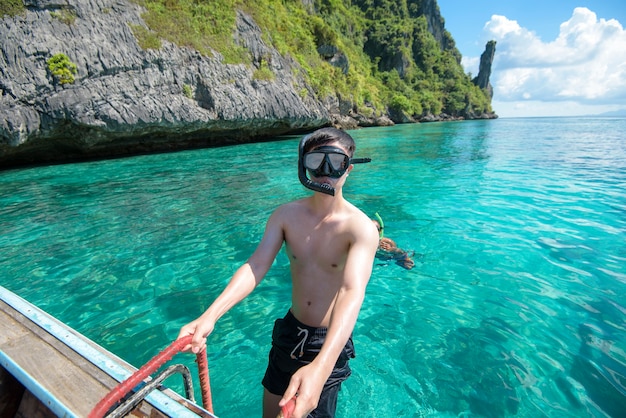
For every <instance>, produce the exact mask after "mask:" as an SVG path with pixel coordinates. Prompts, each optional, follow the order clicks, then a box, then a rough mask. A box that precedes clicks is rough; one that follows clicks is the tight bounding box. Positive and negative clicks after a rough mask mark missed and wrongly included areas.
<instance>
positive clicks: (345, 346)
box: [179, 128, 378, 418]
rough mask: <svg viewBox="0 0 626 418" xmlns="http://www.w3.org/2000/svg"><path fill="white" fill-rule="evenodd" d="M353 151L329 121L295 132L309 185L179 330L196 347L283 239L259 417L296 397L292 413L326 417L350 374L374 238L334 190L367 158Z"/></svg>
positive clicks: (255, 280) (271, 416) (269, 417)
mask: <svg viewBox="0 0 626 418" xmlns="http://www.w3.org/2000/svg"><path fill="white" fill-rule="evenodd" d="M354 150H355V145H354V140H353V139H352V137H351V136H350V135H348V134H347V133H345V132H343V131H340V130H337V129H334V128H323V129H320V130H317V131H315V132H314V133H312V134H311V135H308V136H306V137H304V138H303V139H302V141H301V142H300V150H299V162H298V165H299V177H300V181H301V182H302V183H303V185H305V186H306V187H307V188H309V189H312V190H314V191H315V193H314V194H313V195H312V196H310V197H307V198H304V199H301V200H297V201H294V202H291V203H287V204H284V205H282V206H280V207H278V208H277V209H276V210H275V211H274V213H273V214H272V215H271V216H270V218H269V220H268V221H267V224H266V227H265V233H264V235H263V238H262V240H261V242H260V243H259V245H258V247H257V248H256V250H255V251H254V253H253V254H252V256H251V257H250V258H249V259H248V261H247V262H246V263H244V264H243V265H242V266H241V267H239V269H238V270H237V271H236V272H235V274H234V275H233V277H232V278H231V280H230V282H229V284H228V285H227V286H226V288H225V289H224V291H223V292H222V293H221V294H220V295H219V296H218V297H217V299H215V301H214V302H213V303H212V304H211V306H210V307H209V308H208V309H207V310H206V311H205V312H204V313H203V314H202V315H201V316H200V317H199V318H197V319H196V320H194V321H192V322H190V323H189V324H187V325H185V326H183V327H182V328H181V331H180V334H179V338H180V337H184V336H187V335H193V338H192V343H191V345H190V346H187V347H185V349H186V350H191V351H192V352H194V353H197V352H199V351H200V350H201V349H202V348H203V347H204V346H205V345H206V338H207V336H208V335H209V334H210V333H211V332H212V331H213V328H214V326H215V323H216V322H217V320H218V319H219V318H220V317H222V315H224V314H225V313H226V312H227V311H228V310H229V309H230V308H232V307H233V306H234V305H235V304H237V303H238V302H240V301H241V300H242V299H244V298H245V297H246V296H248V295H249V294H250V293H251V292H252V291H253V290H254V288H255V287H256V286H257V285H258V284H259V283H260V282H261V280H262V279H263V277H264V276H265V274H266V273H267V271H268V270H269V269H270V267H271V265H272V263H273V261H274V259H275V257H276V255H277V254H278V252H279V251H280V249H281V247H282V245H283V242H284V243H285V248H286V252H287V255H288V257H289V261H290V268H291V278H292V290H291V308H290V309H289V311H288V312H287V315H286V316H285V317H284V318H281V319H278V320H276V323H275V325H274V331H273V333H272V349H271V351H270V354H269V365H268V368H267V371H266V374H265V377H264V378H263V386H264V387H265V390H264V395H263V417H265V418H275V417H276V416H277V414H278V413H279V412H280V407H282V406H284V405H286V404H287V402H289V401H290V400H291V398H293V397H294V396H297V398H296V402H295V409H294V411H293V415H292V416H293V417H297V418H303V417H306V416H310V417H332V416H334V414H335V407H336V404H337V395H338V392H339V389H340V386H341V383H342V382H343V381H344V380H345V379H347V378H348V376H349V375H350V367H349V365H348V360H349V359H350V358H352V357H354V348H353V345H352V338H351V336H352V330H353V328H354V325H355V323H356V320H357V317H358V314H359V311H360V309H361V304H362V303H363V298H364V296H365V288H366V286H367V283H368V281H369V279H370V275H371V272H372V266H373V263H374V256H375V254H376V248H377V247H378V232H377V231H376V228H375V227H374V225H373V224H372V222H371V221H370V220H369V218H368V217H367V216H366V215H365V214H364V213H363V212H361V211H360V210H359V209H357V208H356V207H355V206H353V205H352V204H351V203H349V202H348V201H347V200H345V199H344V197H343V195H342V187H343V185H344V183H345V181H346V178H347V177H348V174H349V173H350V171H352V169H353V168H354V166H353V164H354V163H358V162H367V161H369V159H353V158H352V156H353V154H354ZM307 173H308V175H310V176H311V178H309V177H308V176H307ZM308 414H311V415H308Z"/></svg>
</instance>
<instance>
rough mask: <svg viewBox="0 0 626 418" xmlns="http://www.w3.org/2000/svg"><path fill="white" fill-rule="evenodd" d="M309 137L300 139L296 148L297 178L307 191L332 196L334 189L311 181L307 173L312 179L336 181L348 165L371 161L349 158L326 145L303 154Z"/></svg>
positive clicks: (340, 151)
mask: <svg viewBox="0 0 626 418" xmlns="http://www.w3.org/2000/svg"><path fill="white" fill-rule="evenodd" d="M309 136H310V135H307V136H305V137H304V138H302V140H301V141H300V147H299V148H298V178H299V179H300V183H302V185H303V186H304V187H306V188H307V189H311V190H313V191H316V192H320V193H325V194H328V195H331V196H334V195H335V188H334V187H332V186H330V185H328V184H325V183H317V182H314V181H312V180H311V179H309V177H308V176H307V171H309V173H311V175H312V176H313V177H318V178H319V177H330V178H333V179H338V178H339V177H341V176H343V175H344V174H345V173H346V171H347V170H348V167H350V164H360V163H369V162H370V161H372V160H371V158H350V157H349V156H348V155H346V153H345V151H343V150H342V149H341V148H337V147H333V146H327V145H324V146H320V147H317V148H316V149H314V150H312V151H309V152H307V153H305V152H304V148H305V144H306V142H307V140H308V139H309Z"/></svg>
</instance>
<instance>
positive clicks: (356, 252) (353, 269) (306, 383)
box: [279, 222, 378, 417]
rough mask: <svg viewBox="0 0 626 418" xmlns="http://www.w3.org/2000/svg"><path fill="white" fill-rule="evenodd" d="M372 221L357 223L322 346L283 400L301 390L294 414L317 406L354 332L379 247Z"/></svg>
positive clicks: (305, 411) (298, 414)
mask: <svg viewBox="0 0 626 418" xmlns="http://www.w3.org/2000/svg"><path fill="white" fill-rule="evenodd" d="M368 224H370V225H371V226H370V227H364V226H362V225H361V226H359V227H357V230H358V235H357V236H356V239H355V242H354V244H352V246H351V248H350V250H349V252H348V257H347V260H346V268H345V271H344V279H343V284H342V286H341V288H340V289H339V292H338V293H337V298H336V300H335V305H334V307H333V310H332V313H331V317H330V323H329V326H328V331H327V334H326V339H325V341H324V344H323V345H322V349H321V350H320V352H319V354H318V355H317V357H316V358H315V360H313V362H311V364H309V365H307V366H304V367H302V368H300V369H299V370H298V371H297V372H296V373H295V374H294V375H293V376H292V378H291V381H290V382H289V387H288V388H287V390H286V391H285V394H284V395H283V398H282V399H281V401H280V403H279V405H280V406H283V405H285V404H286V403H287V402H288V401H289V400H290V399H291V398H292V397H293V396H295V395H296V393H297V394H298V398H297V401H296V409H295V410H294V415H293V416H294V417H304V416H306V415H307V414H308V413H309V412H311V411H312V410H313V409H315V408H316V407H317V403H318V401H319V397H320V394H321V392H322V389H323V387H324V383H326V381H327V380H328V377H329V376H330V374H331V373H332V371H333V368H334V367H335V364H336V362H337V359H338V358H339V355H340V354H341V352H342V350H343V348H344V347H345V345H346V343H347V341H348V339H349V338H350V335H352V331H353V329H354V325H355V324H356V320H357V318H358V315H359V311H360V310H361V305H362V304H363V299H364V298H365V289H366V287H367V283H368V282H369V279H370V276H371V273H372V266H373V263H374V257H375V255H376V249H377V248H378V231H377V230H376V228H375V227H374V225H373V224H371V222H369V223H368Z"/></svg>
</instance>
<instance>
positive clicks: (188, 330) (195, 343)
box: [177, 317, 215, 354]
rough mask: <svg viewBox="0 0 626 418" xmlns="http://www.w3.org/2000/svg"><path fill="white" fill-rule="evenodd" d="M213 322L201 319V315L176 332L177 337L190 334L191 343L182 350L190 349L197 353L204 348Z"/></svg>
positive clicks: (213, 324)
mask: <svg viewBox="0 0 626 418" xmlns="http://www.w3.org/2000/svg"><path fill="white" fill-rule="evenodd" d="M214 327H215V323H214V322H212V321H203V320H202V317H200V318H198V319H196V320H195V321H192V322H190V323H188V324H187V325H185V326H183V327H182V328H181V329H180V332H179V333H178V338H177V339H179V338H182V337H186V336H188V335H192V336H193V338H192V339H191V344H190V345H187V346H185V347H184V348H183V351H191V352H192V353H194V354H198V353H199V352H200V351H202V350H203V349H205V348H206V338H207V337H208V336H209V334H210V333H211V332H213V328H214Z"/></svg>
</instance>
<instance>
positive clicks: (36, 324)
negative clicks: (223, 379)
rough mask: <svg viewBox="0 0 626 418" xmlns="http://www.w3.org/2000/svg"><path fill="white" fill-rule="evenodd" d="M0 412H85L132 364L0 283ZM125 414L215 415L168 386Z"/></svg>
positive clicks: (0, 416)
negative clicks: (168, 388) (167, 388)
mask: <svg viewBox="0 0 626 418" xmlns="http://www.w3.org/2000/svg"><path fill="white" fill-rule="evenodd" d="M0 366H1V368H0V418H4V417H37V418H38V417H55V416H62V417H73V416H76V417H86V416H87V415H88V414H89V412H90V411H91V410H92V408H93V407H94V406H95V405H96V404H97V403H98V401H100V400H101V399H102V398H103V397H104V396H106V395H107V394H108V393H109V392H110V391H111V389H112V388H114V387H115V386H116V385H117V384H118V383H119V381H121V380H124V379H125V378H127V377H128V376H130V375H131V374H132V373H133V372H135V371H136V369H135V368H134V367H133V366H131V365H130V364H128V363H126V362H125V361H123V360H121V359H120V358H119V357H117V356H115V355H113V354H112V353H110V352H108V351H107V350H105V349H104V348H102V347H100V346H98V345H97V344H95V343H94V342H93V341H91V340H89V339H88V338H86V337H84V336H83V335H81V334H79V333H78V332H77V331H75V330H73V329H71V328H69V327H67V326H66V325H65V324H63V323H61V322H60V321H58V320H56V319H55V318H53V317H51V316H50V315H48V314H46V313H45V312H43V311H41V310H40V309H38V308H37V307H35V306H34V305H32V304H30V303H28V302H27V301H25V300H23V299H21V298H19V297H18V296H16V295H15V294H13V293H11V292H10V291H8V290H7V289H5V288H3V287H1V286H0ZM128 416H136V417H169V416H176V417H183V416H186V417H198V416H200V417H214V416H213V415H212V414H210V413H209V412H207V411H206V410H204V409H203V408H201V407H200V406H198V405H196V404H194V403H192V402H190V401H189V400H187V399H185V398H184V397H182V396H180V395H178V394H177V393H175V392H173V391H171V390H165V391H160V390H159V391H154V392H152V393H151V394H150V395H148V396H147V397H146V399H145V400H144V401H142V402H141V403H140V404H139V405H138V406H137V407H136V408H135V409H134V410H133V411H132V412H131V413H130V414H129V415H128Z"/></svg>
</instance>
